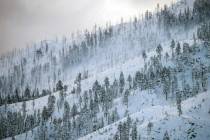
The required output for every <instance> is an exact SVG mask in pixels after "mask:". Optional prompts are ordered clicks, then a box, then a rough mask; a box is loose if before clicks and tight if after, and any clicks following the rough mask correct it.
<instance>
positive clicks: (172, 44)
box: [170, 40, 175, 58]
mask: <svg viewBox="0 0 210 140" xmlns="http://www.w3.org/2000/svg"><path fill="white" fill-rule="evenodd" d="M170 47H171V55H172V58H174V48H175V41H174V40H172V41H171V46H170Z"/></svg>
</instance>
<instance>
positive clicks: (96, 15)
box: [0, 0, 169, 54]
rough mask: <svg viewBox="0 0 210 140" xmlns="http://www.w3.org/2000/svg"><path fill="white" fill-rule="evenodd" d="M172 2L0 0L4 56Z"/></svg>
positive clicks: (0, 24)
mask: <svg viewBox="0 0 210 140" xmlns="http://www.w3.org/2000/svg"><path fill="white" fill-rule="evenodd" d="M156 3H169V1H168V0H100V1H99V0H77V1H73V0H55V1H53V2H52V0H33V1H29V0H0V54H2V53H5V52H7V51H11V50H12V49H14V48H23V47H25V46H26V44H27V43H31V42H36V41H39V40H43V39H52V38H54V37H55V36H62V35H70V33H71V32H75V31H77V30H82V29H85V28H89V29H90V28H91V27H92V26H93V25H94V24H100V25H104V24H105V23H106V22H107V21H112V22H116V21H119V19H120V18H121V17H128V16H132V15H136V14H137V13H140V12H143V11H145V9H152V8H154V7H155V5H156Z"/></svg>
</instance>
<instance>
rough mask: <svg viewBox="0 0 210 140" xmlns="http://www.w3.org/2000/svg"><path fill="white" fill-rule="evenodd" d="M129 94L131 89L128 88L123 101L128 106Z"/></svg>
mask: <svg viewBox="0 0 210 140" xmlns="http://www.w3.org/2000/svg"><path fill="white" fill-rule="evenodd" d="M128 96H129V90H128V89H127V90H126V91H125V93H124V96H123V103H124V104H125V105H126V106H127V107H128Z"/></svg>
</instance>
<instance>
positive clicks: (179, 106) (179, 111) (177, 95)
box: [176, 91, 182, 116]
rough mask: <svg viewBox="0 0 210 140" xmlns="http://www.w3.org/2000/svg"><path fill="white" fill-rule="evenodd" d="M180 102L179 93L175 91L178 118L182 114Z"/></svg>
mask: <svg viewBox="0 0 210 140" xmlns="http://www.w3.org/2000/svg"><path fill="white" fill-rule="evenodd" d="M181 102H182V99H181V94H180V91H177V92H176V104H177V110H178V114H179V116H180V115H181V114H182V107H181Z"/></svg>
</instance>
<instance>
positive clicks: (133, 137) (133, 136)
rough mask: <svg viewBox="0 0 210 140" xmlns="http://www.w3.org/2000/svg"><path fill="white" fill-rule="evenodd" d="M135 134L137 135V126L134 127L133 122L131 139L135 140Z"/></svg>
mask: <svg viewBox="0 0 210 140" xmlns="http://www.w3.org/2000/svg"><path fill="white" fill-rule="evenodd" d="M137 135H138V132H137V127H136V122H135V123H134V124H133V127H132V131H131V139H132V140H137Z"/></svg>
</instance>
